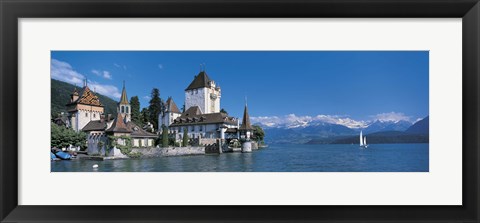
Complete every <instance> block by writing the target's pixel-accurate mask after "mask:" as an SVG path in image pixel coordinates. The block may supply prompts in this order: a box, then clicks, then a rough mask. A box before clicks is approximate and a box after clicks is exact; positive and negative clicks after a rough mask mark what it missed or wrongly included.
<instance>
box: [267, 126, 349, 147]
mask: <svg viewBox="0 0 480 223" xmlns="http://www.w3.org/2000/svg"><path fill="white" fill-rule="evenodd" d="M264 131H265V135H266V137H265V142H266V143H288V144H303V143H307V142H309V141H310V140H312V139H314V138H329V137H335V136H348V135H353V134H355V133H356V132H355V130H352V129H349V128H347V127H345V126H342V125H337V124H330V123H323V122H319V123H315V124H312V125H309V126H307V127H298V128H264Z"/></svg>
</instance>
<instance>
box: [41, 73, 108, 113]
mask: <svg viewBox="0 0 480 223" xmlns="http://www.w3.org/2000/svg"><path fill="white" fill-rule="evenodd" d="M51 85H52V86H51V95H50V98H51V111H50V113H51V115H52V117H56V116H57V115H58V114H60V113H61V112H66V109H65V105H66V104H67V103H68V102H69V101H70V94H71V93H72V92H73V89H74V88H75V85H72V84H69V83H65V82H62V81H58V80H54V79H51ZM78 90H79V91H80V88H78ZM97 95H98V98H99V99H100V102H101V103H102V104H103V106H105V113H106V114H112V115H117V102H116V101H114V100H113V99H111V98H109V97H107V96H104V95H101V94H98V93H97Z"/></svg>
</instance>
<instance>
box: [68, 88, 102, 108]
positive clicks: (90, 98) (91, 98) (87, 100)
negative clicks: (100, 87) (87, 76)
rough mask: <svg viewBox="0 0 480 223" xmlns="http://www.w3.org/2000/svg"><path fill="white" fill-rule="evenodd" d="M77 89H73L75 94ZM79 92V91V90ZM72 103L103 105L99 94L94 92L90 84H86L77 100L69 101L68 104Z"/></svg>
mask: <svg viewBox="0 0 480 223" xmlns="http://www.w3.org/2000/svg"><path fill="white" fill-rule="evenodd" d="M75 92H76V89H75V90H74V91H73V93H72V94H73V95H75ZM77 94H78V92H77ZM71 104H84V105H92V106H98V107H103V105H102V103H100V99H98V96H97V95H96V94H95V93H93V92H92V91H91V90H90V88H88V86H85V87H84V88H83V90H82V93H81V94H80V96H79V97H78V99H77V100H75V101H72V102H70V103H68V104H67V105H71Z"/></svg>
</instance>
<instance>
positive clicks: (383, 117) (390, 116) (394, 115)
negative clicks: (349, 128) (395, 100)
mask: <svg viewBox="0 0 480 223" xmlns="http://www.w3.org/2000/svg"><path fill="white" fill-rule="evenodd" d="M372 117H373V119H374V120H379V121H382V122H388V121H390V122H399V121H407V122H411V121H410V120H411V117H410V116H406V115H405V114H403V113H400V112H388V113H381V114H377V115H374V116H372Z"/></svg>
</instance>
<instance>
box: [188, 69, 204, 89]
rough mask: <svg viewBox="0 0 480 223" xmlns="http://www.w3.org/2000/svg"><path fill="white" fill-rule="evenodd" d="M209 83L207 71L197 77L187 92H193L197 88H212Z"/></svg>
mask: <svg viewBox="0 0 480 223" xmlns="http://www.w3.org/2000/svg"><path fill="white" fill-rule="evenodd" d="M209 82H210V77H208V75H207V73H206V72H205V71H201V72H200V73H199V74H198V75H196V76H195V78H194V79H193V81H192V83H190V85H188V87H187V88H186V89H185V91H188V90H193V89H197V88H204V87H209V86H210V84H209Z"/></svg>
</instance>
